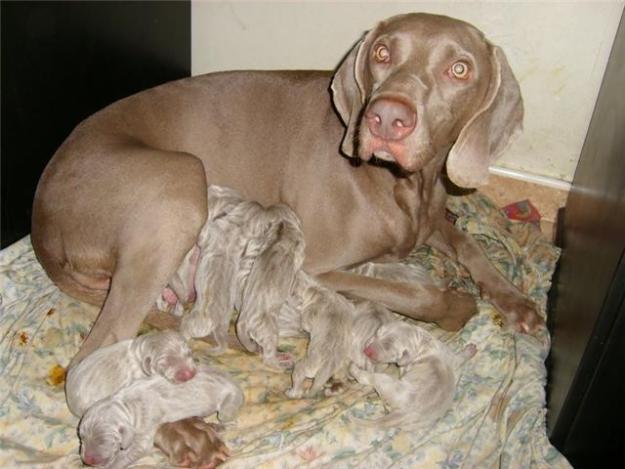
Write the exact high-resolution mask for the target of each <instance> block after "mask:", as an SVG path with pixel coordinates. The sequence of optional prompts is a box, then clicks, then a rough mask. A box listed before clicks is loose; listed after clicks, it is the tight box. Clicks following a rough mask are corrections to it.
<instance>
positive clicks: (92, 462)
mask: <svg viewBox="0 0 625 469" xmlns="http://www.w3.org/2000/svg"><path fill="white" fill-rule="evenodd" d="M82 461H83V462H84V463H85V464H86V465H87V466H97V465H99V464H100V458H98V456H96V455H95V454H93V453H89V452H85V455H84V456H83V458H82Z"/></svg>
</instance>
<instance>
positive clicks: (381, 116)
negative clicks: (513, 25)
mask: <svg viewBox="0 0 625 469" xmlns="http://www.w3.org/2000/svg"><path fill="white" fill-rule="evenodd" d="M332 92H333V99H334V104H335V107H336V109H337V111H338V112H339V114H340V116H341V119H342V120H343V122H344V123H345V125H346V126H347V130H346V132H345V136H344V139H343V143H342V146H341V149H342V151H343V153H345V154H346V155H347V156H351V157H359V158H361V159H363V160H369V159H370V158H371V157H372V156H374V155H375V156H376V157H377V158H379V159H382V160H387V161H392V162H394V163H396V164H398V165H399V166H400V167H401V168H403V169H404V170H405V171H407V172H415V171H418V170H420V169H421V168H423V167H424V166H425V165H426V164H427V163H428V162H429V161H431V160H432V159H433V158H434V156H436V155H438V154H440V152H443V151H447V149H448V148H449V147H450V146H452V145H453V146H452V147H451V150H450V151H449V155H448V158H447V173H448V175H449V177H450V178H451V180H452V181H453V182H454V183H455V184H457V185H459V186H461V187H476V186H478V185H481V184H483V183H485V182H486V180H487V178H488V166H489V164H490V163H491V162H493V161H494V160H495V159H497V158H498V157H499V155H500V154H501V153H502V152H503V150H504V149H505V148H506V146H507V144H508V142H509V140H510V138H511V136H512V135H513V134H515V133H516V132H517V131H519V130H520V129H521V126H522V120H523V103H522V100H521V93H520V90H519V85H518V83H517V80H516V79H515V77H514V75H513V73H512V71H511V69H510V66H509V65H508V62H507V60H506V57H505V56H504V54H503V52H502V51H501V49H499V48H498V47H497V46H495V45H493V44H491V43H490V42H488V41H487V40H486V39H485V38H484V35H483V34H482V33H481V32H480V31H479V30H478V29H476V28H475V27H473V26H471V25H469V24H467V23H464V22H462V21H459V20H455V19H452V18H448V17H445V16H436V15H429V14H416V13H415V14H407V15H399V16H395V17H392V18H389V19H387V20H385V21H382V22H381V23H379V24H378V25H377V26H376V27H375V28H374V29H372V30H371V31H369V32H368V33H367V34H366V35H365V36H364V38H363V39H362V40H360V41H359V42H358V43H357V44H356V45H355V46H354V48H353V49H352V50H351V51H350V52H349V53H348V54H347V56H346V57H345V59H344V60H343V62H342V63H341V65H340V66H339V67H338V69H337V71H336V74H335V76H334V78H333V81H332Z"/></svg>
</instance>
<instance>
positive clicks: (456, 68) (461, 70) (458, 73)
mask: <svg viewBox="0 0 625 469" xmlns="http://www.w3.org/2000/svg"><path fill="white" fill-rule="evenodd" d="M469 71H470V69H469V64H468V63H466V62H465V61H464V60H459V61H458V62H454V64H453V65H452V66H451V67H450V68H449V72H448V73H449V76H450V77H453V78H456V79H458V80H466V79H467V78H469Z"/></svg>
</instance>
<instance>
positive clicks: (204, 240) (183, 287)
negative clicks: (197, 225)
mask: <svg viewBox="0 0 625 469" xmlns="http://www.w3.org/2000/svg"><path fill="white" fill-rule="evenodd" d="M242 201H243V198H242V197H241V196H240V195H239V193H238V192H236V191H235V190H233V189H230V188H228V187H222V186H217V185H211V186H209V187H208V189H207V208H208V214H207V217H206V223H205V224H204V226H203V227H202V230H201V231H200V234H199V235H198V239H197V241H196V244H195V246H193V247H192V248H191V249H190V250H189V252H187V254H186V255H185V257H184V258H183V260H182V263H181V264H180V266H179V267H178V270H177V271H176V273H175V274H174V275H173V277H172V278H171V279H170V280H169V283H168V285H167V287H166V288H165V291H163V293H162V295H161V296H159V298H158V299H157V301H156V305H157V308H158V309H159V310H161V311H169V310H170V309H171V307H172V306H173V307H174V310H173V313H174V314H175V315H176V316H182V315H183V313H184V311H185V309H186V308H187V307H188V305H189V304H191V303H193V302H194V301H196V297H197V290H198V288H197V286H198V282H197V281H196V277H197V269H198V263H199V262H200V256H201V255H204V256H206V253H207V252H209V253H210V252H213V251H214V249H213V247H214V246H215V244H217V245H218V246H219V241H220V240H221V239H222V231H223V224H222V223H215V222H216V221H218V220H220V219H223V218H224V217H225V216H226V215H227V214H229V213H230V212H231V211H232V210H233V209H234V208H235V207H237V206H238V205H239V204H240V203H241V202H242ZM220 251H221V249H220ZM204 262H205V263H206V260H205V261H204ZM199 286H200V287H201V286H202V285H199Z"/></svg>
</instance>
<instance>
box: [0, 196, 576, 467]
mask: <svg viewBox="0 0 625 469" xmlns="http://www.w3.org/2000/svg"><path fill="white" fill-rule="evenodd" d="M448 208H449V210H450V211H451V212H453V213H454V214H456V215H457V216H458V218H457V220H456V225H457V226H458V227H459V228H460V229H463V230H465V231H468V232H470V233H471V234H472V235H473V236H475V237H476V238H477V239H478V240H479V242H480V244H481V246H482V247H483V248H484V250H485V251H486V252H487V254H488V256H489V258H490V259H491V261H492V262H493V263H494V264H495V265H496V266H497V267H498V268H499V269H500V270H501V271H502V272H504V273H505V275H507V276H508V277H509V278H510V279H511V280H512V281H513V282H514V283H515V284H516V285H517V286H519V287H520V288H522V289H523V290H524V291H525V292H527V293H528V294H529V295H530V296H531V297H532V298H533V299H534V300H535V301H536V302H537V303H538V304H539V305H542V309H543V311H544V305H545V302H546V294H547V291H548V289H549V287H550V282H551V276H552V273H553V270H554V268H555V264H556V261H557V258H558V256H559V251H558V249H557V248H555V247H553V246H552V245H551V243H550V242H549V241H548V240H547V239H546V238H544V237H543V235H542V234H541V233H540V232H539V231H538V230H537V229H536V228H535V227H534V226H532V225H530V224H522V223H511V222H510V221H509V220H507V219H506V218H505V217H504V216H503V214H502V213H501V212H500V211H499V210H497V208H496V207H495V206H493V205H492V203H491V202H490V201H489V200H488V199H487V198H486V197H484V196H482V195H480V194H479V193H475V194H472V195H469V196H463V197H452V198H450V200H449V203H448ZM406 262H409V263H420V264H422V265H425V266H426V267H427V268H428V269H429V270H430V271H431V273H432V275H434V276H439V277H446V278H451V279H452V280H453V282H454V283H455V284H456V286H457V287H458V288H462V289H465V290H466V291H469V292H472V293H474V294H476V295H477V289H476V287H475V286H474V285H473V284H472V282H471V280H470V278H469V276H468V275H467V273H466V271H465V270H464V269H463V268H462V267H461V266H458V265H457V264H455V263H453V262H452V261H450V260H449V259H446V258H444V257H443V256H442V255H440V254H439V253H437V252H435V251H433V250H432V249H429V248H427V247H422V248H419V249H417V250H415V251H414V252H413V253H412V255H411V256H410V258H409V259H408V260H407V261H406ZM0 294H1V295H2V296H1V303H0V399H1V401H0V467H3V468H9V467H18V466H21V467H59V468H71V467H80V465H81V463H80V458H79V456H78V448H79V441H78V437H77V433H76V426H77V423H78V420H77V418H75V417H74V416H73V415H72V414H71V413H70V412H69V410H68V409H67V406H66V404H65V397H64V391H63V385H64V367H65V366H67V364H68V363H69V361H70V359H71V357H72V356H73V355H74V354H75V353H76V351H77V350H78V347H79V345H80V343H81V341H82V339H83V338H84V336H85V335H86V334H87V332H88V330H89V327H90V324H91V323H92V322H93V321H94V319H95V318H96V315H97V312H98V311H97V308H94V307H92V306H88V305H85V304H83V303H80V302H78V301H76V300H73V299H72V298H70V297H68V296H66V295H64V294H63V293H61V292H60V291H59V290H58V289H57V288H56V287H55V286H54V285H53V284H52V283H51V282H50V280H49V279H48V278H47V276H46V274H45V273H44V272H43V270H42V268H41V266H40V265H39V263H38V262H37V260H36V258H35V255H34V253H33V250H32V246H31V244H30V239H29V238H28V237H26V238H24V239H22V240H21V241H19V242H17V243H15V244H14V245H12V246H10V247H9V248H7V249H5V250H3V251H0ZM478 305H479V314H477V315H476V316H475V317H473V318H472V319H471V320H470V321H469V322H468V323H467V325H466V326H465V327H464V329H462V330H461V331H459V332H457V333H448V332H444V331H442V330H440V329H438V328H436V327H435V326H432V325H425V327H427V328H428V330H430V331H432V332H433V333H434V334H435V335H436V336H438V337H439V338H440V339H442V340H443V341H444V342H446V343H448V344H449V346H450V347H451V348H452V349H454V350H460V349H461V348H462V347H463V346H464V345H465V344H467V343H470V342H472V343H475V344H476V345H477V347H478V352H477V354H476V355H475V357H473V358H472V359H471V360H469V361H468V362H467V363H466V364H465V365H464V368H463V370H462V375H461V378H460V382H459V386H458V390H457V393H456V396H455V401H454V405H453V408H452V409H451V410H450V411H449V412H448V413H447V414H446V415H445V416H444V417H443V418H442V419H441V420H440V421H439V422H437V423H436V424H435V425H434V426H433V427H431V428H427V429H423V430H418V431H415V430H406V429H401V428H386V429H385V428H378V427H376V426H375V425H371V426H367V425H362V424H361V422H356V421H355V419H354V418H357V419H362V418H365V419H369V418H375V417H377V416H379V415H382V414H383V413H384V409H383V406H382V403H381V401H380V400H379V398H378V397H377V395H376V394H375V392H373V391H371V390H370V389H369V388H366V387H363V386H361V385H359V384H357V383H350V384H349V385H348V386H347V387H346V388H345V389H344V390H343V391H342V392H341V393H340V394H338V395H336V396H333V397H328V398H318V399H303V400H288V399H286V397H285V396H284V390H285V389H287V388H288V387H289V385H290V377H289V374H288V373H280V372H276V371H274V370H271V369H269V368H265V367H264V366H263V364H262V362H261V360H260V357H258V356H256V355H252V354H247V353H243V352H241V351H238V350H228V351H227V352H226V353H224V354H223V355H220V356H218V357H211V356H208V355H207V354H206V348H207V346H206V344H204V343H202V342H197V343H195V344H194V352H195V354H196V357H197V359H198V360H201V361H206V362H210V363H212V364H213V366H216V367H218V368H221V369H224V370H227V371H228V372H230V373H231V375H232V376H233V377H234V378H235V379H236V380H238V381H239V383H240V384H241V386H242V388H243V390H244V392H245V397H246V404H245V406H244V407H243V409H242V411H241V414H240V416H239V418H238V421H237V422H236V423H234V424H231V425H229V426H226V427H225V428H224V431H223V435H222V436H223V438H224V440H225V441H226V443H227V445H228V447H229V448H230V449H231V452H232V457H231V459H230V460H229V461H228V462H227V463H226V464H225V465H224V466H223V467H228V468H230V467H232V468H264V467H267V468H292V467H293V468H294V467H297V468H305V467H332V468H347V467H350V468H351V467H363V468H382V467H401V468H404V467H406V468H407V467H436V468H444V469H456V468H490V467H514V468H516V467H570V466H569V464H568V462H567V461H566V459H565V458H564V457H563V456H562V455H561V454H560V453H559V452H558V451H557V450H556V449H555V448H553V447H552V446H551V444H550V443H549V441H548V439H547V436H546V430H545V413H546V411H545V389H544V387H545V381H546V371H545V366H544V359H545V357H546V355H547V352H548V348H549V337H548V335H547V333H546V332H544V333H542V334H541V335H539V336H538V337H530V336H526V335H519V334H515V333H512V332H509V331H507V330H505V329H504V328H502V327H501V320H500V318H499V317H498V315H497V313H496V311H495V309H494V308H493V307H492V306H491V305H490V304H489V303H487V302H485V301H482V300H479V301H478ZM281 348H282V349H283V350H285V351H292V352H294V353H295V354H296V355H298V356H301V355H302V354H303V353H304V352H305V349H306V339H305V338H288V339H283V340H282V341H281ZM137 465H138V466H142V467H168V466H167V463H166V462H165V459H164V458H163V457H162V456H161V455H160V454H159V451H158V450H156V449H155V450H154V451H153V452H152V454H150V455H147V456H145V457H144V458H143V459H141V460H140V461H138V463H137Z"/></svg>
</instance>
